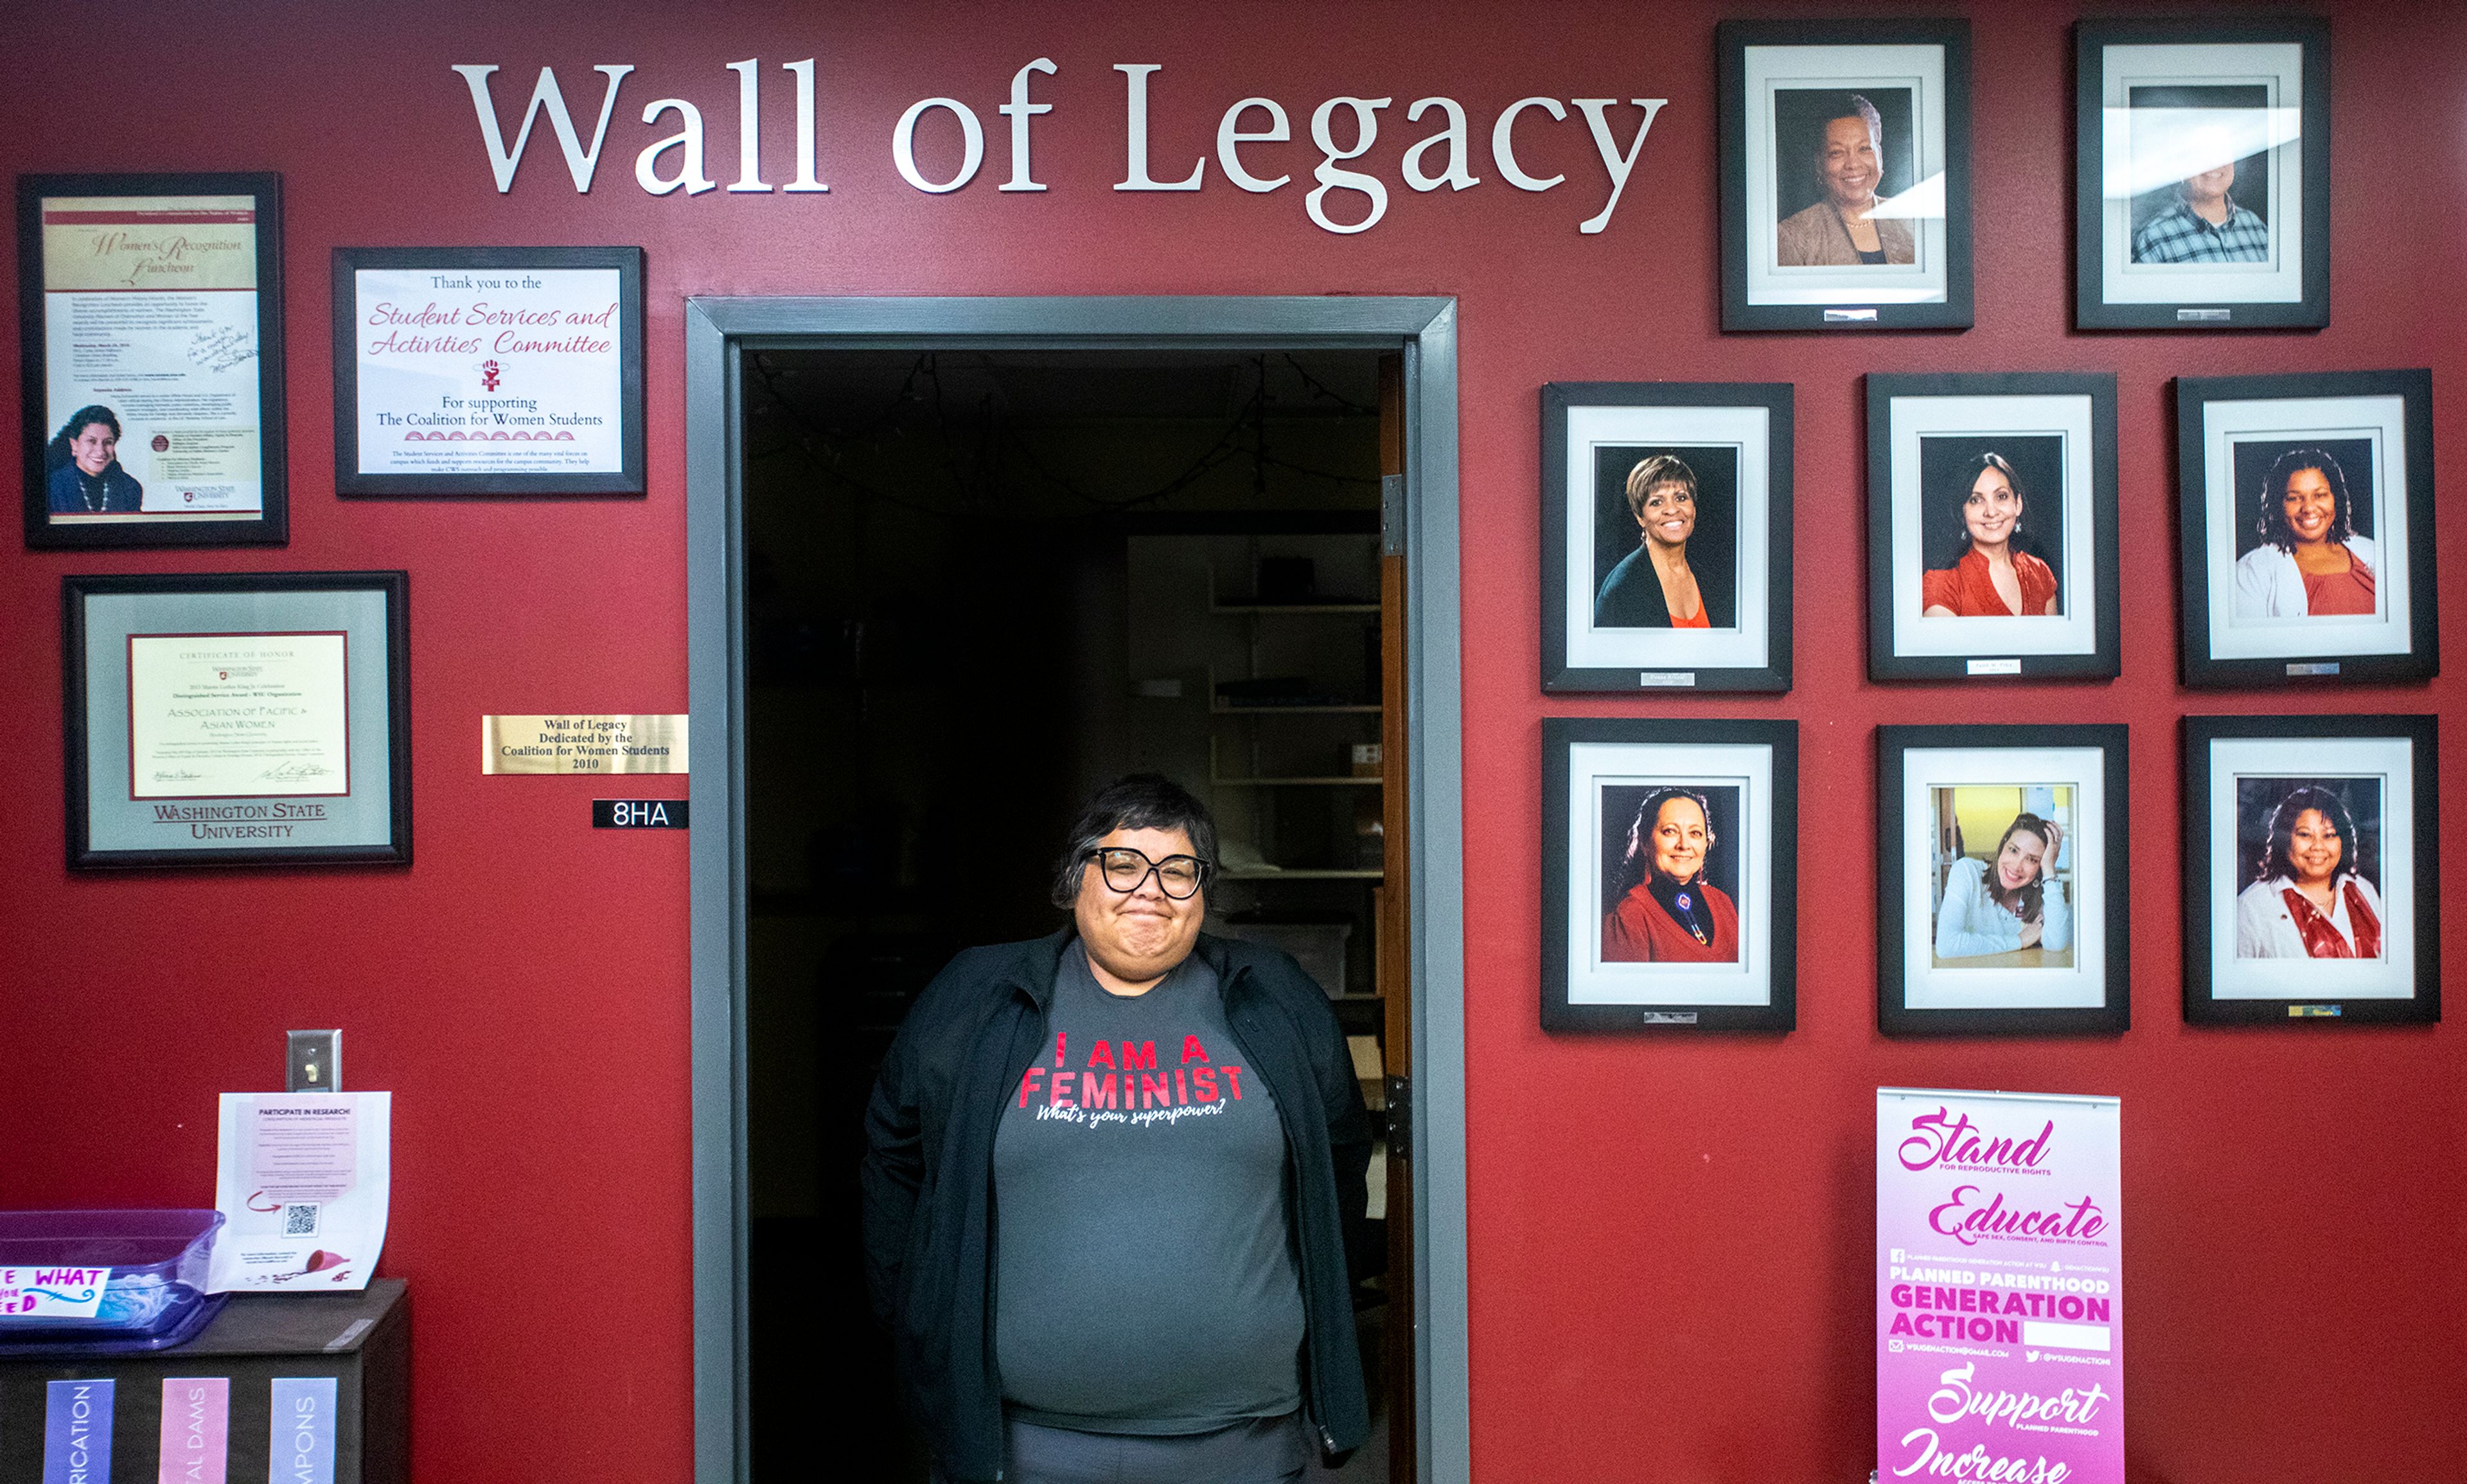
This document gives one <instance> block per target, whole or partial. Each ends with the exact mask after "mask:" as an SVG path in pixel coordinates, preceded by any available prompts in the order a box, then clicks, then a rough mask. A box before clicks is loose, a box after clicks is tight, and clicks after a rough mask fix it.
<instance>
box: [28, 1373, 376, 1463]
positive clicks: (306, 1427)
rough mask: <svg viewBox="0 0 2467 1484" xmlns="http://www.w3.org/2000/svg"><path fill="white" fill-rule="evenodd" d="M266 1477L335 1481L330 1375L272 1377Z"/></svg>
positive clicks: (332, 1397) (332, 1381)
mask: <svg viewBox="0 0 2467 1484" xmlns="http://www.w3.org/2000/svg"><path fill="white" fill-rule="evenodd" d="M265 1478H266V1484H334V1378H333V1377H331V1376H277V1377H275V1378H274V1439H273V1447H272V1449H271V1451H270V1457H269V1461H268V1463H267V1465H266V1471H265ZM45 1484H49V1481H48V1480H46V1481H45ZM97 1484H101V1481H100V1480H98V1481H97Z"/></svg>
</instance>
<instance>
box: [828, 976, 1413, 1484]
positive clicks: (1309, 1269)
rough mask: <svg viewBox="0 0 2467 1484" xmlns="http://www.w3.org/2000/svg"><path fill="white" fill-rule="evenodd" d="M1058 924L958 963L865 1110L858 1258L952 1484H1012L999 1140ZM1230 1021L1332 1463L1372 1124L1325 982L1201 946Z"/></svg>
mask: <svg viewBox="0 0 2467 1484" xmlns="http://www.w3.org/2000/svg"><path fill="white" fill-rule="evenodd" d="M1076 943H1077V934H1076V933H1075V932H1074V931H1073V930H1071V929H1068V928H1066V929H1064V930H1063V931H1061V932H1060V933H1055V934H1053V935H1052V937H1045V938H1036V939H1032V940H1030V941H1029V942H1025V943H1004V944H1000V945H997V946H995V947H991V948H972V949H970V950H968V951H967V952H965V953H963V954H961V955H960V956H958V957H956V958H954V959H952V960H951V962H950V964H949V965H948V966H947V967H945V968H944V969H943V970H942V972H941V973H940V974H939V975H937V976H936V977H935V978H934V982H933V983H931V984H929V985H927V986H926V988H925V993H924V994H923V995H922V996H920V997H919V998H918V999H917V1004H916V1007H915V1008H914V1009H912V1010H911V1011H910V1012H909V1015H908V1020H907V1023H904V1024H903V1025H901V1026H900V1028H899V1034H898V1036H897V1037H896V1038H895V1039H894V1041H893V1042H892V1044H891V1050H890V1052H889V1053H888V1054H887V1055H886V1056H885V1057H884V1058H883V1062H882V1075H881V1077H880V1078H879V1079H878V1080H876V1081H875V1083H874V1086H873V1097H872V1100H871V1103H870V1104H868V1106H867V1108H866V1115H865V1125H866V1157H865V1168H864V1172H863V1173H864V1185H865V1263H866V1281H867V1284H868V1286H869V1287H870V1289H871V1293H872V1297H873V1308H874V1313H875V1315H877V1316H878V1317H879V1318H880V1319H881V1320H882V1321H883V1322H884V1323H885V1324H886V1325H888V1326H889V1327H890V1329H891V1333H892V1343H893V1353H894V1356H895V1357H896V1359H897V1361H898V1367H899V1379H900V1385H901V1389H902V1391H903V1393H904V1394H905V1396H906V1398H907V1401H908V1405H909V1409H910V1411H911V1412H912V1413H913V1414H914V1415H915V1417H916V1418H917V1423H918V1424H919V1425H920V1426H921V1427H923V1428H924V1429H925V1432H926V1435H927V1437H928V1438H929V1439H930V1440H931V1442H932V1444H933V1447H934V1454H935V1460H936V1462H937V1463H938V1464H939V1466H940V1468H941V1470H942V1472H943V1473H945V1474H947V1475H948V1476H949V1477H950V1478H951V1479H952V1480H954V1481H958V1484H993V1481H997V1480H1000V1479H1001V1478H1003V1476H1004V1473H1005V1466H1006V1460H1005V1458H1004V1456H1003V1408H1002V1389H1003V1388H1002V1377H1001V1376H1000V1375H999V1374H997V1373H996V1370H995V1366H994V1334H993V1321H994V1293H993V1272H994V1266H993V1243H994V1210H993V1195H994V1189H993V1158H994V1131H995V1129H996V1128H997V1127H998V1126H999V1124H1000V1122H1001V1119H1002V1112H1003V1108H1004V1106H1005V1103H1006V1101H1007V1099H1008V1098H1009V1096H1010V1094H1011V1093H1012V1091H1014V1090H1016V1089H1017V1088H1018V1086H1019V1083H1020V1078H1021V1077H1022V1076H1023V1075H1024V1074H1025V1073H1026V1072H1027V1070H1028V1067H1029V1064H1030V1062H1032V1061H1034V1060H1035V1059H1036V1056H1037V1054H1038V1053H1039V1052H1040V1051H1041V1050H1043V1049H1044V1047H1045V1046H1046V1044H1047V1042H1048V1039H1049V1038H1048V1036H1047V1034H1046V1015H1047V1012H1048V1011H1049V1009H1050V1008H1051V1007H1052V1003H1053V978H1054V974H1055V971H1056V970H1057V968H1058V967H1059V965H1060V963H1061V961H1062V955H1063V954H1064V953H1066V952H1069V951H1071V950H1073V949H1074V948H1075V946H1076ZM1193 952H1195V953H1196V954H1198V956H1200V958H1201V959H1202V960H1203V961H1205V962H1206V963H1207V964H1208V965H1209V967H1211V968H1212V969H1214V970H1215V971H1216V981H1217V987H1218V993H1219V994H1220V995H1222V996H1223V998H1224V1003H1225V1022H1226V1024H1227V1025H1228V1026H1229V1027H1230V1028H1231V1029H1232V1031H1233V1038H1234V1040H1235V1042H1236V1043H1237V1044H1238V1045H1239V1046H1240V1047H1241V1049H1242V1054H1243V1056H1244V1057H1245V1058H1246V1059H1247V1060H1248V1063H1249V1065H1250V1066H1251V1067H1252V1068H1255V1070H1254V1071H1253V1072H1252V1073H1251V1074H1252V1075H1254V1076H1258V1077H1262V1078H1265V1079H1266V1081H1267V1084H1268V1090H1269V1091H1271V1092H1273V1093H1275V1094H1276V1099H1277V1113H1278V1116H1279V1119H1280V1120H1281V1121H1282V1123H1283V1124H1284V1131H1285V1153H1286V1157H1287V1160H1288V1169H1289V1170H1290V1172H1291V1173H1290V1177H1289V1179H1290V1180H1291V1184H1290V1186H1289V1187H1288V1189H1289V1200H1288V1209H1289V1210H1290V1211H1291V1212H1292V1220H1293V1223H1294V1226H1295V1231H1294V1239H1295V1240H1294V1250H1295V1252H1296V1254H1297V1266H1298V1268H1299V1269H1300V1271H1301V1286H1302V1313H1303V1316H1304V1321H1305V1332H1304V1339H1303V1342H1302V1376H1301V1382H1302V1404H1303V1405H1302V1410H1303V1412H1304V1414H1305V1416H1306V1417H1307V1418H1308V1420H1309V1422H1310V1424H1311V1429H1312V1432H1313V1434H1314V1435H1315V1437H1316V1438H1317V1440H1318V1442H1319V1446H1320V1448H1321V1450H1323V1451H1324V1452H1326V1453H1328V1454H1331V1455H1337V1456H1341V1455H1343V1454H1345V1453H1348V1452H1351V1451H1352V1450H1354V1449H1356V1448H1359V1447H1360V1446H1361V1445H1362V1440H1363V1437H1364V1436H1365V1434H1366V1433H1368V1432H1369V1426H1370V1418H1369V1401H1368V1399H1367V1398H1366V1397H1365V1396H1364V1394H1363V1388H1362V1361H1361V1357H1360V1355H1359V1354H1358V1352H1357V1348H1356V1346H1355V1344H1354V1335H1353V1298H1352V1288H1353V1284H1352V1278H1351V1275H1350V1273H1349V1272H1348V1270H1347V1263H1346V1253H1347V1251H1348V1250H1360V1249H1361V1244H1360V1243H1358V1242H1355V1243H1348V1242H1347V1226H1348V1225H1351V1224H1353V1223H1356V1222H1359V1221H1361V1220H1362V1218H1363V1215H1364V1207H1365V1202H1366V1198H1367V1195H1368V1191H1367V1188H1366V1186H1365V1185H1364V1183H1363V1175H1364V1172H1365V1170H1367V1169H1368V1168H1369V1162H1370V1119H1369V1114H1368V1113H1365V1112H1364V1111H1363V1106H1362V1090H1361V1088H1360V1087H1359V1086H1358V1085H1357V1084H1356V1083H1355V1081H1354V1077H1353V1064H1352V1060H1351V1058H1350V1056H1349V1055H1348V1054H1347V1050H1346V1045H1345V1034H1344V1032H1343V1030H1342V1029H1340V1028H1339V1027H1338V1025H1337V1023H1336V1014H1335V1012H1334V1010H1332V1009H1331V1008H1330V1007H1329V1005H1328V1002H1327V996H1326V995H1325V994H1324V993H1323V992H1322V991H1321V990H1320V987H1319V985H1318V984H1317V983H1315V982H1314V981H1313V980H1312V979H1311V978H1310V977H1309V976H1307V975H1305V974H1303V973H1302V971H1301V967H1300V966H1299V965H1297V964H1296V963H1295V962H1294V961H1293V959H1292V958H1290V957H1288V956H1285V955H1284V954H1283V953H1282V952H1280V951H1279V950H1277V949H1273V948H1268V947H1264V946H1262V945H1259V944H1256V943H1245V942H1239V941H1235V940H1233V939H1228V938H1220V937H1215V936H1212V935H1211V934H1207V933H1202V934H1201V935H1200V938H1199V943H1198V947H1197V948H1196V949H1194V950H1193Z"/></svg>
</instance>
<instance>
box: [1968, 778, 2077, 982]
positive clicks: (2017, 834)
mask: <svg viewBox="0 0 2467 1484" xmlns="http://www.w3.org/2000/svg"><path fill="white" fill-rule="evenodd" d="M2064 839H2065V832H2064V829H2063V827H2062V826H2060V825H2058V824H2057V823H2056V822H2055V821H2052V820H2047V819H2042V818H2041V817H2040V816H2038V815H2035V814H2030V813H2027V812H2024V813H2021V814H2017V815H2015V816H2014V817H2013V822H2012V823H2010V824H2007V825H2006V826H2004V834H2003V838H2001V839H1999V840H1998V841H1997V842H1996V853H1995V854H1994V855H1993V856H1992V857H1990V858H1989V859H1987V860H1984V861H1981V860H1979V859H1977V858H1975V857H1972V856H1963V857H1961V858H1959V859H1958V860H1956V861H1955V862H1954V863H1953V865H1952V866H1950V867H1949V868H1948V869H1947V870H1946V872H1945V879H1944V894H1943V896H1942V897H1941V898H1940V899H1938V901H1937V903H1936V910H1935V956H1936V957H1937V958H1939V959H1944V958H1983V957H1986V956H1989V955H1991V954H2009V953H2014V952H2017V951H2018V950H2021V949H2025V948H2039V949H2045V950H2047V951H2048V952H2049V953H2056V952H2061V951H2064V950H2067V949H2070V948H2071V947H2072V946H2073V913H2072V904H2071V901H2070V900H2068V899H2067V897H2066V895H2065V886H2064V883H2063V882H2061V881H2058V880H2057V879H2056V852H2057V851H2058V850H2059V849H2061V848H2062V847H2063V845H2064Z"/></svg>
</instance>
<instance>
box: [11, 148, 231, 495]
mask: <svg viewBox="0 0 2467 1484" xmlns="http://www.w3.org/2000/svg"><path fill="white" fill-rule="evenodd" d="M257 211H258V208H257V199H256V198H255V197H253V196H246V195H230V196H219V195H216V196H98V197H80V196H47V197H45V198H44V199H43V201H42V252H43V264H42V274H43V334H44V366H43V374H44V389H45V402H46V405H47V406H48V407H49V408H50V416H49V425H50V426H51V427H52V428H56V429H59V430H61V431H62V432H64V433H66V434H67V435H68V436H70V437H72V438H74V437H75V436H76V434H77V433H78V432H79V429H75V428H71V427H69V426H68V425H69V423H70V422H71V421H72V420H73V419H74V420H77V421H79V422H81V423H86V424H88V425H90V426H93V427H96V428H98V429H101V430H107V431H108V433H109V435H110V438H111V439H112V443H113V446H112V447H110V448H108V449H105V450H102V452H100V453H98V454H97V455H96V456H95V466H94V467H93V468H92V469H90V470H89V471H88V472H89V473H90V474H93V475H96V476H101V475H102V473H103V472H104V469H105V467H107V465H106V464H105V463H104V462H103V461H104V460H106V459H111V458H116V459H117V461H118V465H119V471H120V476H121V477H122V478H123V479H124V481H126V482H130V483H134V485H135V487H136V491H137V492H136V494H135V497H134V499H133V500H131V501H130V502H129V503H128V504H127V505H126V506H121V505H116V504H109V505H107V504H106V503H104V502H102V501H99V500H89V501H86V502H84V504H83V506H80V505H79V502H78V501H75V500H67V501H55V502H53V505H54V511H53V514H52V516H51V520H52V523H53V524H54V525H74V524H78V523H80V522H92V523H108V522H113V521H139V520H144V521H178V520H204V519H218V520H229V519H231V518H233V517H234V516H235V515H245V516H254V515H257V514H258V513H259V512H260V511H261V509H262V508H263V506H264V503H265V489H264V482H263V475H262V471H261V469H260V466H259V450H260V425H261V424H262V422H263V417H262V415H261V413H260V406H259V391H260V387H259V375H260V371H261V370H262V368H261V367H260V364H259V360H258V356H259V352H260V346H259V343H258V328H259V316H258V262H257V239H258V222H257ZM55 462H58V461H55ZM49 472H50V473H51V474H52V475H53V477H54V478H55V479H58V478H59V477H60V471H59V469H57V468H52V469H50V470H49ZM63 483H64V484H65V483H66V482H65V481H63ZM70 487H71V488H72V489H73V488H74V486H70ZM121 487H125V484H123V485H121Z"/></svg>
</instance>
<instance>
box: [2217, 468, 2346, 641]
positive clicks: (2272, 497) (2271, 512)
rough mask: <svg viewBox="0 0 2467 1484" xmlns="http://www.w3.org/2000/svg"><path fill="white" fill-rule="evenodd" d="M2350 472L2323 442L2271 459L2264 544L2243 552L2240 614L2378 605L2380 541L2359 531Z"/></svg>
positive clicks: (2335, 611)
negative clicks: (2351, 501) (2349, 490)
mask: <svg viewBox="0 0 2467 1484" xmlns="http://www.w3.org/2000/svg"><path fill="white" fill-rule="evenodd" d="M2354 508H2355V507H2354V506H2352V505H2350V504H2349V503H2348V498H2347V472H2346V471H2345V470H2344V469H2342V468H2340V467H2339V461H2338V460H2336V459H2333V458H2331V457H2330V454H2329V452H2328V450H2326V449H2320V448H2291V449H2289V450H2288V451H2287V452H2285V453H2283V454H2280V455H2279V456H2278V457H2277V458H2276V459H2275V460H2273V461H2271V465H2270V473H2269V475H2268V476H2266V477H2265V478H2264V479H2263V481H2262V487H2261V511H2260V515H2259V517H2258V519H2256V520H2255V521H2254V523H2253V524H2254V528H2255V529H2256V530H2257V531H2259V532H2260V535H2261V544H2260V545H2259V546H2256V547H2254V548H2253V549H2252V551H2247V552H2246V553H2244V555H2242V556H2240V557H2238V558H2236V567H2235V589H2236V591H2235V616H2236V621H2238V622H2240V623H2241V622H2250V621H2252V620H2255V619H2267V618H2371V617H2372V616H2373V614H2374V613H2376V612H2377V611H2379V604H2380V596H2379V592H2378V588H2379V583H2378V582H2377V581H2376V580H2375V578H2374V576H2373V569H2374V568H2375V567H2377V566H2379V565H2380V564H2381V549H2380V548H2379V547H2377V546H2375V545H2373V543H2372V540H2371V538H2370V537H2367V536H2360V535H2358V534H2356V527H2355V516H2354Z"/></svg>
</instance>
